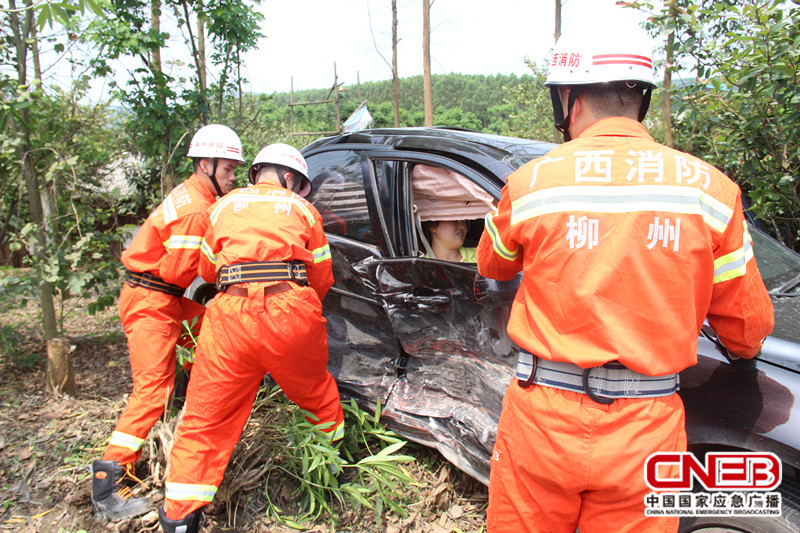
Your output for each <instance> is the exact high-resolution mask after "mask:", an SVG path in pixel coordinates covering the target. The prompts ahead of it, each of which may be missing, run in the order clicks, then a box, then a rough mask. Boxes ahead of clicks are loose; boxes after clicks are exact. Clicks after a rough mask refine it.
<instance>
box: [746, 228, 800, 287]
mask: <svg viewBox="0 0 800 533" xmlns="http://www.w3.org/2000/svg"><path fill="white" fill-rule="evenodd" d="M750 235H752V237H753V250H754V253H755V256H756V261H757V262H758V270H759V271H760V272H761V277H762V278H764V284H765V285H766V286H767V289H769V290H770V291H773V292H776V293H779V294H786V295H789V294H800V255H798V254H797V253H795V252H794V251H792V250H790V249H789V248H787V247H786V246H784V245H782V244H781V243H779V242H778V241H776V240H775V239H773V238H772V237H770V236H769V235H767V234H766V233H764V232H763V231H761V230H759V229H756V228H754V227H753V226H750Z"/></svg>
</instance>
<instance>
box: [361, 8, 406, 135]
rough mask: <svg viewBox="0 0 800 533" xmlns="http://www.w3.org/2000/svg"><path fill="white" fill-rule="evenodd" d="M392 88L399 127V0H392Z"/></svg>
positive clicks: (395, 125) (397, 125) (396, 124)
mask: <svg viewBox="0 0 800 533" xmlns="http://www.w3.org/2000/svg"><path fill="white" fill-rule="evenodd" d="M392 88H393V89H394V127H395V128H399V127H400V77H399V75H398V72H397V0H392ZM359 100H360V97H359Z"/></svg>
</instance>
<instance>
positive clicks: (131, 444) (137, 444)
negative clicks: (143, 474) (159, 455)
mask: <svg viewBox="0 0 800 533" xmlns="http://www.w3.org/2000/svg"><path fill="white" fill-rule="evenodd" d="M108 444H109V445H110V446H119V447H120V448H127V449H129V450H131V451H133V452H138V451H139V449H140V448H141V447H142V444H144V439H140V438H139V437H134V436H133V435H128V434H127V433H122V432H120V431H115V432H114V433H112V434H111V440H109V441H108Z"/></svg>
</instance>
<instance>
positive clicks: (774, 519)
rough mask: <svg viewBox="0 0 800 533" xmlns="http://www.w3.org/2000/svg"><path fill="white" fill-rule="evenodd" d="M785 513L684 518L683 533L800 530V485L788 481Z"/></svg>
mask: <svg viewBox="0 0 800 533" xmlns="http://www.w3.org/2000/svg"><path fill="white" fill-rule="evenodd" d="M777 492H780V494H781V516H691V517H683V518H681V525H680V533H694V532H697V533H800V486H798V485H797V484H796V483H793V482H784V483H782V484H781V486H780V487H778V489H777Z"/></svg>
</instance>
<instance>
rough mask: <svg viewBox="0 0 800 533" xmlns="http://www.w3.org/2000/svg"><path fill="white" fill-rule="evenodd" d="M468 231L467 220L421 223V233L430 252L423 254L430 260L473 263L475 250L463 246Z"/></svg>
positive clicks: (475, 260)
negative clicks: (429, 247) (426, 241)
mask: <svg viewBox="0 0 800 533" xmlns="http://www.w3.org/2000/svg"><path fill="white" fill-rule="evenodd" d="M468 230H469V221H467V220H430V221H427V222H423V223H422V231H423V233H424V234H425V238H427V239H428V242H429V243H430V245H431V251H432V252H433V255H431V254H430V252H428V253H426V254H425V257H428V258H430V259H441V260H442V261H454V262H460V263H475V262H477V259H476V256H475V248H473V247H466V246H464V239H465V238H466V236H467V231H468Z"/></svg>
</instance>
